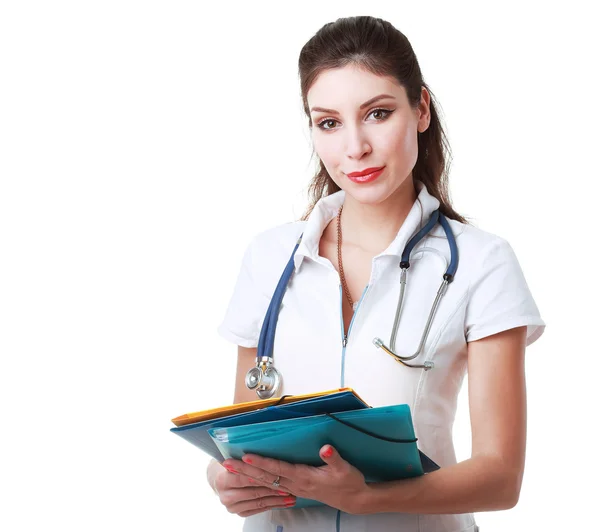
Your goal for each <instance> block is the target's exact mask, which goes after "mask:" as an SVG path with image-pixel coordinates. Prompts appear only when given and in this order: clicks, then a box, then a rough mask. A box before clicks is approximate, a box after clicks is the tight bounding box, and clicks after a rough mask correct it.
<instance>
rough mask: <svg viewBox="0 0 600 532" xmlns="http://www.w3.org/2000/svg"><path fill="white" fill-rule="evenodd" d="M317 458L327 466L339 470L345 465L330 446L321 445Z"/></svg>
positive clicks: (338, 454)
mask: <svg viewBox="0 0 600 532" xmlns="http://www.w3.org/2000/svg"><path fill="white" fill-rule="evenodd" d="M319 456H320V457H321V459H322V460H323V462H325V463H326V464H327V465H330V466H331V467H334V468H336V469H339V468H340V467H342V466H343V465H344V464H345V463H347V462H346V461H345V460H344V459H343V458H342V457H341V456H340V453H338V452H337V451H336V450H335V448H334V447H333V446H332V445H323V447H321V450H320V451H319Z"/></svg>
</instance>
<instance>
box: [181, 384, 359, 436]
mask: <svg viewBox="0 0 600 532" xmlns="http://www.w3.org/2000/svg"><path fill="white" fill-rule="evenodd" d="M345 391H349V392H351V393H353V394H354V395H355V396H356V398H357V399H358V400H359V401H361V402H362V403H364V401H363V400H362V399H361V398H360V397H359V396H358V394H357V393H356V392H355V391H354V390H352V388H337V389H335V390H328V391H325V392H317V393H309V394H304V395H284V396H283V397H273V398H271V399H259V400H257V401H249V402H246V403H237V404H234V405H230V406H223V407H220V408H211V409H209V410H202V411H200V412H192V413H191V414H184V415H182V416H178V417H175V418H173V419H172V420H171V421H172V422H173V423H174V424H175V425H177V426H178V427H180V426H183V425H188V424H190V423H196V422H198V421H208V420H210V419H216V418H222V417H225V416H230V415H233V414H240V413H243V412H250V411H252V410H260V409H263V408H266V407H268V406H275V405H281V404H283V405H285V404H289V403H295V402H298V401H305V400H307V399H314V398H318V397H324V396H327V395H331V394H334V393H337V392H345ZM365 405H366V403H365Z"/></svg>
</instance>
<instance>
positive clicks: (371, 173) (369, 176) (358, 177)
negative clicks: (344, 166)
mask: <svg viewBox="0 0 600 532" xmlns="http://www.w3.org/2000/svg"><path fill="white" fill-rule="evenodd" d="M384 168H385V166H380V167H376V168H366V169H365V170H362V171H360V172H351V173H349V174H346V175H347V176H348V179H350V180H351V181H353V182H354V183H370V182H371V181H374V180H375V179H377V178H378V177H379V176H380V175H381V173H382V172H383V169H384Z"/></svg>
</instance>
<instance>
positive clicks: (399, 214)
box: [341, 176, 417, 254]
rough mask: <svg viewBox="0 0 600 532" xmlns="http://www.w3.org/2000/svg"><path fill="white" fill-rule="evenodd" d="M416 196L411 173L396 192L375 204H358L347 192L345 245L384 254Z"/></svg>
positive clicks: (344, 222)
mask: <svg viewBox="0 0 600 532" xmlns="http://www.w3.org/2000/svg"><path fill="white" fill-rule="evenodd" d="M416 199H417V192H416V190H415V187H414V183H413V179H412V176H411V177H409V178H407V179H406V180H405V181H404V182H403V183H402V184H401V185H400V187H399V188H398V190H396V192H394V194H392V195H391V196H390V197H389V198H387V199H386V200H385V201H383V202H381V203H378V204H376V205H368V204H364V203H359V202H358V201H356V200H355V199H354V198H353V197H352V196H350V195H349V194H346V197H345V199H344V208H343V210H342V216H341V226H342V233H343V240H344V245H352V246H357V247H359V248H361V249H362V250H364V251H367V252H370V253H375V254H378V253H381V252H382V251H383V250H385V249H386V248H387V247H388V246H389V245H390V244H391V242H392V241H393V240H394V238H396V235H397V234H398V231H400V228H401V227H402V224H403V223H404V220H406V217H407V216H408V213H409V212H410V210H411V209H412V206H413V204H414V203H415V201H416Z"/></svg>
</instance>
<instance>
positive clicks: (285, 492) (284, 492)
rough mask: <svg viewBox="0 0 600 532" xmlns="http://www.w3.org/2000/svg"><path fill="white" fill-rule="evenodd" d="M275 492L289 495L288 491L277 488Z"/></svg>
mask: <svg viewBox="0 0 600 532" xmlns="http://www.w3.org/2000/svg"><path fill="white" fill-rule="evenodd" d="M277 493H279V495H289V493H288V492H287V491H279V490H277Z"/></svg>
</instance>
